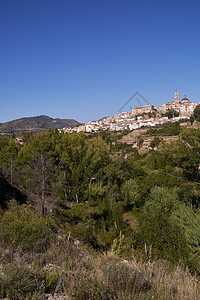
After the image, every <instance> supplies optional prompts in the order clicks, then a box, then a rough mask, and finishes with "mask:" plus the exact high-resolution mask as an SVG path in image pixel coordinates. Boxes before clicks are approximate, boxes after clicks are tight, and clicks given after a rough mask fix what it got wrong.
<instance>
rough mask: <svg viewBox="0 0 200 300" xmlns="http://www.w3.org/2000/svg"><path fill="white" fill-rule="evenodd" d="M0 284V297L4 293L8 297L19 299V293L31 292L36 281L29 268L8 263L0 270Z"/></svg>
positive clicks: (34, 287) (35, 285)
mask: <svg viewBox="0 0 200 300" xmlns="http://www.w3.org/2000/svg"><path fill="white" fill-rule="evenodd" d="M0 286H1V291H2V293H1V294H2V295H1V296H2V297H3V296H4V295H5V294H6V295H7V296H9V297H10V298H14V299H20V297H19V296H20V295H21V296H22V295H26V294H28V293H33V292H34V291H35V289H36V288H37V282H36V280H35V278H34V275H33V273H32V272H31V270H30V269H29V268H27V267H22V266H18V265H17V264H16V263H10V264H8V265H6V266H4V268H3V270H2V274H1V277H0Z"/></svg>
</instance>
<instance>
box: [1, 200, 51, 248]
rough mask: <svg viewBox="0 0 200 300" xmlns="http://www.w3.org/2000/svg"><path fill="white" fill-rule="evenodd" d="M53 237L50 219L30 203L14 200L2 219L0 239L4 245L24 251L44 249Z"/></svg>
mask: <svg viewBox="0 0 200 300" xmlns="http://www.w3.org/2000/svg"><path fill="white" fill-rule="evenodd" d="M52 238H53V232H52V230H51V228H50V227H49V224H48V221H47V220H45V219H44V218H43V217H41V216H40V215H39V214H38V213H37V212H36V211H35V210H34V209H33V208H32V207H31V206H30V205H22V206H20V205H18V204H17V203H16V202H15V201H13V202H12V203H11V205H10V207H9V209H8V210H7V211H6V213H5V214H4V216H3V217H2V219H1V220H0V239H1V241H2V245H3V246H4V247H8V248H11V249H12V250H16V249H17V248H19V249H21V250H22V251H42V249H44V247H46V245H47V244H48V243H49V242H50V240H51V239H52Z"/></svg>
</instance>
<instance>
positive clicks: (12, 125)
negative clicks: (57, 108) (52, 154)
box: [0, 115, 78, 133]
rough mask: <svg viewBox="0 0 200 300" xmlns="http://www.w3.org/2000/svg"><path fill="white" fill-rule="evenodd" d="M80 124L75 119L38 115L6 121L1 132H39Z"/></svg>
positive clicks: (0, 127)
mask: <svg viewBox="0 0 200 300" xmlns="http://www.w3.org/2000/svg"><path fill="white" fill-rule="evenodd" d="M77 124H78V122H77V121H75V120H73V119H59V118H56V119H53V118H51V117H48V116H45V115H42V116H36V117H25V118H21V119H17V120H13V121H9V122H5V123H0V132H1V133H3V132H5V133H23V132H35V133H39V132H42V131H46V130H47V129H48V128H52V129H54V128H63V127H74V126H76V125H77Z"/></svg>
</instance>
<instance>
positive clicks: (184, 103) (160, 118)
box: [62, 91, 198, 133]
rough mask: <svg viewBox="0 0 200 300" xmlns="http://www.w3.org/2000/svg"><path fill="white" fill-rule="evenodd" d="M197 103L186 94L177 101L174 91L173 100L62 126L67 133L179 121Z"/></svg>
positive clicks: (130, 127)
mask: <svg viewBox="0 0 200 300" xmlns="http://www.w3.org/2000/svg"><path fill="white" fill-rule="evenodd" d="M197 105H198V104H197V103H195V102H192V101H190V100H189V99H188V98H187V97H186V95H185V96H184V97H183V99H182V100H181V101H179V94H178V92H177V91H176V92H175V99H174V101H171V102H167V103H164V104H163V105H161V106H156V107H154V105H150V104H147V105H143V106H140V107H135V108H133V109H132V110H131V111H130V112H122V113H120V114H115V115H113V116H110V117H106V118H102V119H100V120H98V121H90V122H88V123H86V124H82V125H80V126H78V127H74V128H69V127H66V128H63V129H62V130H63V131H64V132H67V133H71V132H74V131H75V132H80V131H84V132H97V131H103V130H110V131H120V130H125V129H127V130H133V129H137V128H140V127H142V126H155V125H158V124H163V123H166V122H169V121H179V120H180V119H189V118H190V116H191V115H192V114H193V112H194V109H195V107H196V106H197ZM170 110H172V111H176V112H177V113H178V116H176V117H173V118H170V119H169V118H168V116H165V114H166V113H167V112H168V111H170Z"/></svg>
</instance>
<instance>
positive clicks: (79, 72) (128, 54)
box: [0, 0, 200, 122]
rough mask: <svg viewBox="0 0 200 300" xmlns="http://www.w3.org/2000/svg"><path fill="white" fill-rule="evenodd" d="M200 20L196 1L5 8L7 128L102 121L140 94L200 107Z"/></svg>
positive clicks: (31, 1) (8, 1)
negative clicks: (49, 120)
mask: <svg viewBox="0 0 200 300" xmlns="http://www.w3.org/2000/svg"><path fill="white" fill-rule="evenodd" d="M199 16H200V2H199V1H197V0H196V1H193V0H190V1H184V0H183V1H176V0H174V1H170V0H167V1H165V0H159V1H154V0H151V1H150V0H138V1H134V0H132V1H131V0H84V1H83V0H71V1H68V0H1V1H0V122H5V121H9V120H13V119H17V118H21V117H24V116H36V115H42V114H45V115H48V116H51V117H59V118H73V119H76V120H78V121H80V122H87V121H89V120H96V119H99V118H101V117H103V116H108V115H112V114H115V113H118V110H119V109H120V107H121V106H122V105H123V104H124V103H125V102H126V101H127V100H128V99H129V98H130V97H131V96H132V95H133V94H134V93H135V92H137V91H139V92H140V93H141V94H142V95H143V96H144V97H145V98H146V99H147V100H148V102H149V103H151V104H154V105H159V104H161V103H163V102H164V101H167V100H172V99H173V97H174V92H175V90H176V89H177V90H178V91H179V94H180V97H182V96H183V95H184V94H187V96H188V98H189V99H190V100H193V101H195V102H200V18H199ZM144 104H145V103H144ZM133 105H134V103H132V106H133Z"/></svg>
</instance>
